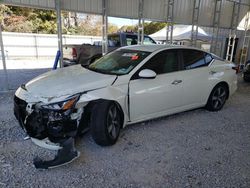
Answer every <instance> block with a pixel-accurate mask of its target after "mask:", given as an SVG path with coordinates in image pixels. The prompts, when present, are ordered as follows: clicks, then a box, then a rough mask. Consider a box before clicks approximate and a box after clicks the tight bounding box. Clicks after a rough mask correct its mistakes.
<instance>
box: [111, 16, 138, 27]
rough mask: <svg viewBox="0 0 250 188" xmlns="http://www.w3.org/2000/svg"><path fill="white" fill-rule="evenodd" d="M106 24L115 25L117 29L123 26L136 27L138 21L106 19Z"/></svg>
mask: <svg viewBox="0 0 250 188" xmlns="http://www.w3.org/2000/svg"><path fill="white" fill-rule="evenodd" d="M108 22H109V23H112V24H115V25H117V26H118V27H122V26H123V25H136V24H137V23H138V20H134V19H125V18H115V17H108Z"/></svg>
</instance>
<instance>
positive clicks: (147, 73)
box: [139, 69, 156, 79]
mask: <svg viewBox="0 0 250 188" xmlns="http://www.w3.org/2000/svg"><path fill="white" fill-rule="evenodd" d="M139 77H140V78H144V79H154V78H155V77H156V73H155V72H154V71H152V70H150V69H143V70H141V71H140V72H139Z"/></svg>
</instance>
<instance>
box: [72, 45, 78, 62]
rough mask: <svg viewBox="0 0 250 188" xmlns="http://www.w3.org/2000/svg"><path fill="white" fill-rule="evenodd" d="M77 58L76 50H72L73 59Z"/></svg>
mask: <svg viewBox="0 0 250 188" xmlns="http://www.w3.org/2000/svg"><path fill="white" fill-rule="evenodd" d="M76 57H77V52H76V49H75V48H72V58H73V59H76Z"/></svg>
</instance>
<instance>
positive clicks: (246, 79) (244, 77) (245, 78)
mask: <svg viewBox="0 0 250 188" xmlns="http://www.w3.org/2000/svg"><path fill="white" fill-rule="evenodd" d="M243 80H244V81H245V82H250V79H249V78H247V77H246V76H245V74H244V73H243Z"/></svg>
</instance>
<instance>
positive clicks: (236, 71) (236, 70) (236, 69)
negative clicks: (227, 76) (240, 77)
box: [232, 66, 240, 74]
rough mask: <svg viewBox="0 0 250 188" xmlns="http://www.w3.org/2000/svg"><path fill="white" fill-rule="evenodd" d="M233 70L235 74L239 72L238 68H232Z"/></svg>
mask: <svg viewBox="0 0 250 188" xmlns="http://www.w3.org/2000/svg"><path fill="white" fill-rule="evenodd" d="M232 69H233V70H235V73H236V74H238V73H239V72H240V71H239V66H235V67H232Z"/></svg>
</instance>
